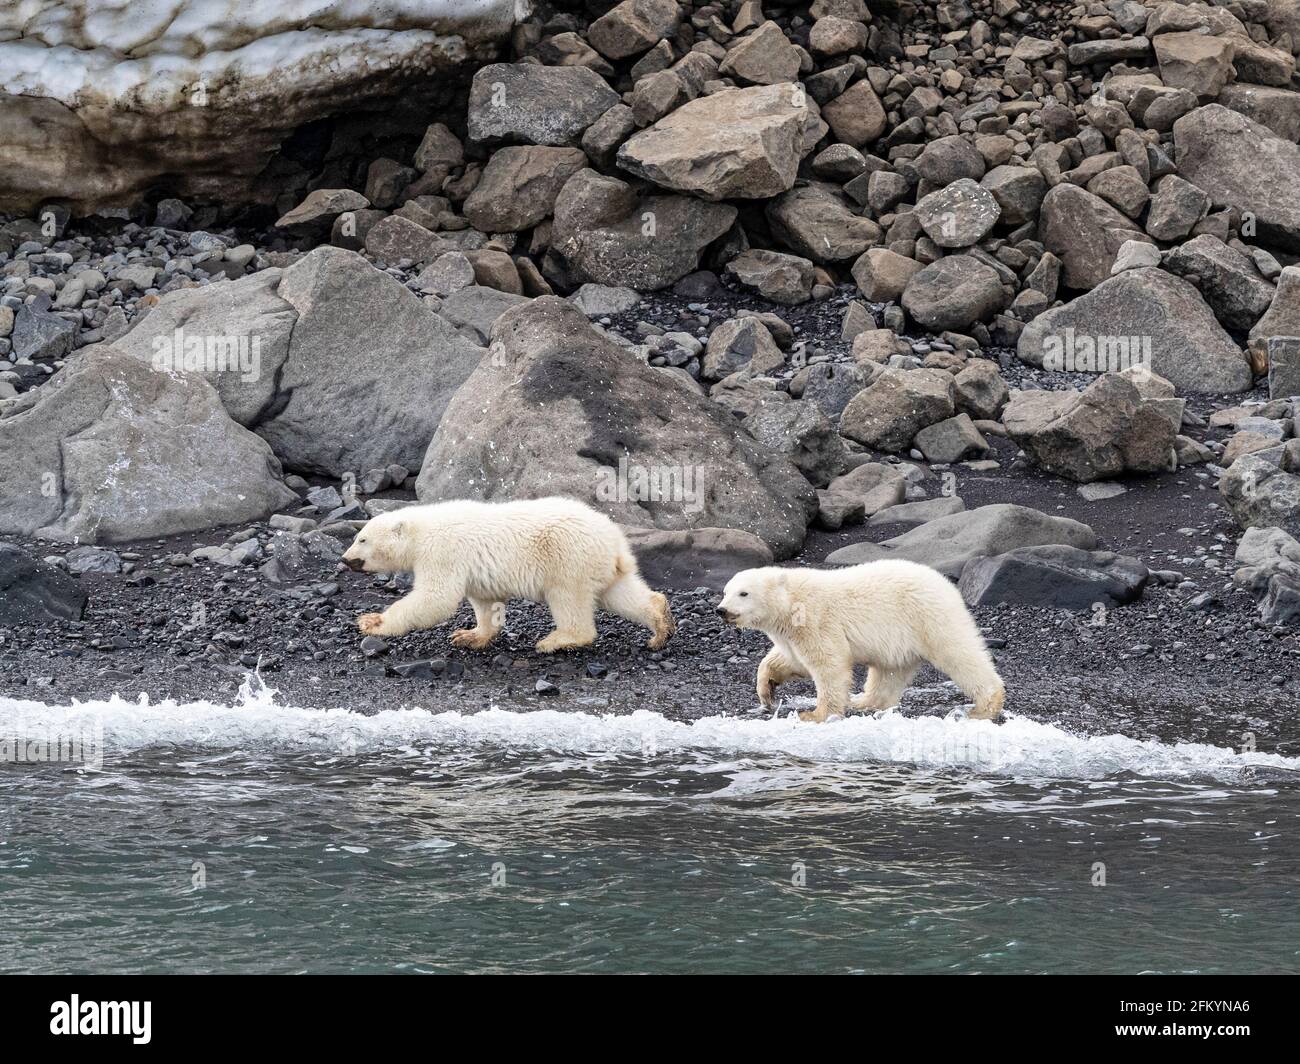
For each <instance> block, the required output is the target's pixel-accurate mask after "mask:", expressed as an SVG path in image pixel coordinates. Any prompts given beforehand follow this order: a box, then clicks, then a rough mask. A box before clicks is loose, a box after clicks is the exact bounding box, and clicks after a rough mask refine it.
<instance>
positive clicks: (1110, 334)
mask: <svg viewBox="0 0 1300 1064" xmlns="http://www.w3.org/2000/svg"><path fill="white" fill-rule="evenodd" d="M1016 353H1017V354H1018V355H1019V356H1020V358H1021V360H1022V361H1025V362H1028V363H1030V364H1031V365H1034V366H1045V367H1047V368H1049V369H1056V370H1070V371H1074V372H1091V373H1106V372H1109V373H1118V372H1120V371H1122V370H1124V369H1127V368H1128V367H1129V366H1131V365H1143V364H1145V365H1148V366H1149V367H1150V368H1151V369H1152V370H1153V371H1154V372H1156V373H1158V374H1159V375H1160V376H1162V377H1164V378H1166V379H1167V380H1169V381H1171V382H1172V383H1173V384H1174V386H1175V387H1176V388H1177V389H1178V390H1179V391H1181V392H1207V393H1223V392H1242V391H1246V390H1248V389H1249V388H1250V386H1251V372H1250V365H1249V363H1248V362H1247V361H1246V356H1245V355H1244V354H1243V353H1242V351H1241V349H1240V348H1239V347H1238V346H1237V345H1236V344H1235V343H1233V341H1232V338H1231V337H1230V336H1229V335H1228V334H1227V333H1226V332H1224V330H1223V326H1221V325H1220V324H1219V323H1218V321H1217V320H1216V319H1215V317H1214V312H1213V311H1211V309H1210V308H1209V306H1207V305H1206V302H1205V300H1204V299H1202V298H1201V294H1200V292H1198V291H1197V290H1196V288H1195V287H1193V286H1192V285H1191V284H1190V283H1189V282H1187V281H1185V280H1183V279H1182V278H1181V277H1175V276H1173V274H1169V273H1166V272H1165V271H1164V270H1161V269H1157V268H1155V267H1145V268H1142V269H1137V270H1125V271H1124V272H1123V273H1120V274H1116V275H1115V276H1114V277H1112V278H1110V279H1109V280H1106V281H1103V282H1102V283H1101V284H1099V285H1097V286H1096V287H1095V288H1094V289H1093V290H1092V291H1091V292H1087V293H1085V294H1084V295H1081V296H1079V297H1078V298H1077V299H1073V300H1071V301H1070V302H1069V303H1066V304H1064V305H1062V306H1059V307H1055V308H1053V309H1052V310H1048V311H1045V312H1044V313H1042V314H1040V315H1038V317H1036V318H1035V319H1034V320H1033V321H1031V322H1030V323H1029V324H1028V325H1027V326H1025V329H1024V331H1023V332H1022V333H1021V334H1020V341H1019V344H1018V346H1017V349H1016Z"/></svg>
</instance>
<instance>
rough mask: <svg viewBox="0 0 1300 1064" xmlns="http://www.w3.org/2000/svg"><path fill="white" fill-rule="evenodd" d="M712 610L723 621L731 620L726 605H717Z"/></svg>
mask: <svg viewBox="0 0 1300 1064" xmlns="http://www.w3.org/2000/svg"><path fill="white" fill-rule="evenodd" d="M714 612H715V613H716V614H717V615H718V616H719V617H721V618H722V619H723V620H724V621H729V620H731V611H730V610H729V609H727V607H726V606H719V607H718V608H717V609H716V610H715V611H714Z"/></svg>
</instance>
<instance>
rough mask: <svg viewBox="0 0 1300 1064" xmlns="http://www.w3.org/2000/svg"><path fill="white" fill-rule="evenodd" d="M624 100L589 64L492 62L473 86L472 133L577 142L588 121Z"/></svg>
mask: <svg viewBox="0 0 1300 1064" xmlns="http://www.w3.org/2000/svg"><path fill="white" fill-rule="evenodd" d="M618 102H619V96H618V93H616V92H615V91H614V90H613V89H611V88H610V87H609V85H608V84H606V82H605V79H604V78H602V77H601V76H600V75H599V74H597V73H596V72H595V71H594V70H589V69H588V68H587V67H581V66H566V67H550V66H541V65H540V64H537V63H491V64H489V65H488V66H485V67H481V68H479V70H478V72H477V73H475V75H474V81H473V83H472V85H471V86H470V94H469V136H470V139H471V140H473V141H477V142H479V143H489V144H494V143H499V142H501V141H507V142H510V143H515V144H548V145H551V146H553V147H564V146H568V147H577V146H578V144H579V142H580V141H581V140H582V134H583V133H584V132H585V131H586V129H587V127H588V126H590V125H591V124H592V123H593V122H595V121H596V119H598V118H599V117H600V116H601V115H603V114H604V113H605V112H606V111H608V110H609V109H610V108H611V107H613V106H614V105H615V104H616V103H618Z"/></svg>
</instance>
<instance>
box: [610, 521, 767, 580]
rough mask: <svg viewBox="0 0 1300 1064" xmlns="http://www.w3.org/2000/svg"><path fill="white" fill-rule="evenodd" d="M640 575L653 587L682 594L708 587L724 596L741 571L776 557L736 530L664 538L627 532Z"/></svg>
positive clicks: (651, 531)
mask: <svg viewBox="0 0 1300 1064" xmlns="http://www.w3.org/2000/svg"><path fill="white" fill-rule="evenodd" d="M623 532H624V534H626V536H627V541H628V545H629V546H631V548H632V553H633V554H635V555H636V560H637V564H638V565H639V566H640V568H641V575H642V576H643V577H644V578H645V580H646V582H647V583H648V584H649V585H650V586H651V587H657V588H661V589H662V588H676V589H679V590H683V591H689V590H693V589H694V588H697V587H708V588H712V589H713V590H714V591H721V590H722V589H723V588H724V587H726V585H727V581H728V580H730V579H731V578H732V577H733V576H735V575H736V574H737V573H738V572H740V571H741V570H742V569H758V568H762V567H763V566H765V565H771V564H772V562H773V560H774V559H773V557H772V551H771V550H770V549H769V548H768V546H767V544H766V543H764V542H763V541H762V540H761V539H759V538H758V537H757V536H755V535H752V534H750V533H749V532H742V531H740V530H739V529H735V528H694V529H690V530H687V531H683V532H665V531H663V530H662V529H658V528H625V529H623Z"/></svg>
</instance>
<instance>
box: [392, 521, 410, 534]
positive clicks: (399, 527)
mask: <svg viewBox="0 0 1300 1064" xmlns="http://www.w3.org/2000/svg"><path fill="white" fill-rule="evenodd" d="M388 531H389V532H391V533H392V534H393V535H395V536H400V535H401V534H402V533H403V532H405V531H406V522H405V521H394V522H393V523H392V524H391V525H389V526H388Z"/></svg>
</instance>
